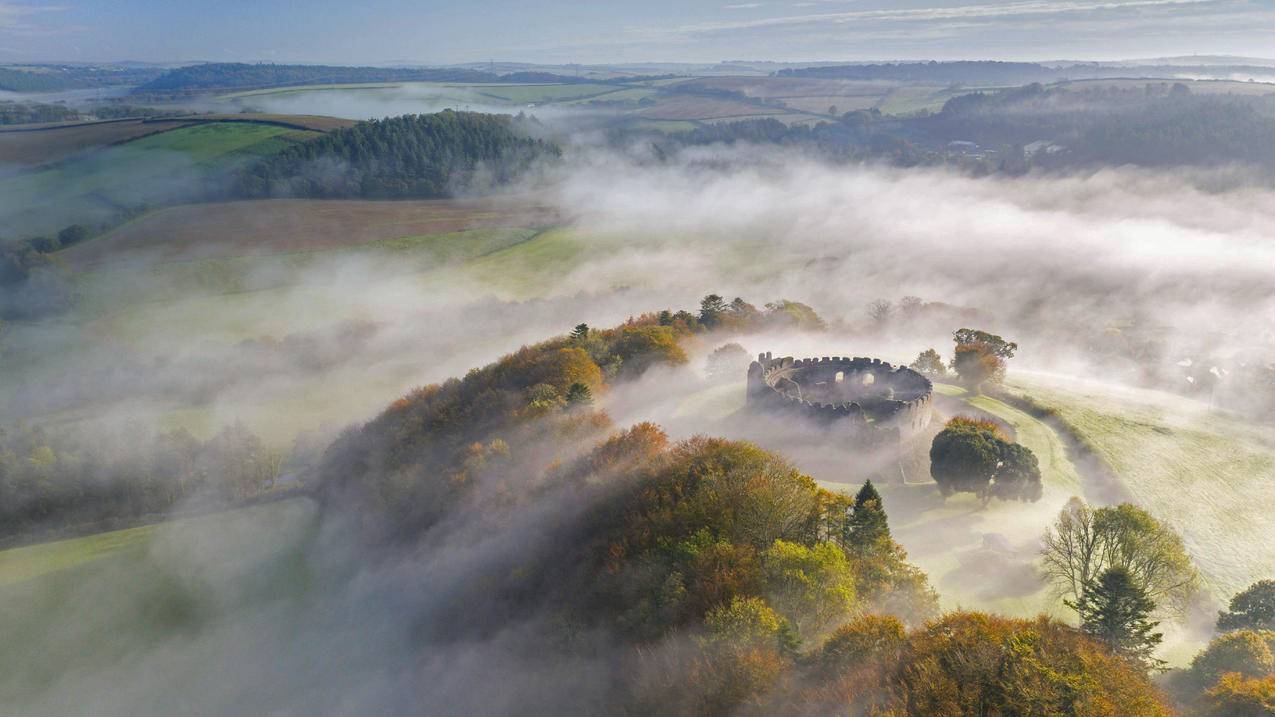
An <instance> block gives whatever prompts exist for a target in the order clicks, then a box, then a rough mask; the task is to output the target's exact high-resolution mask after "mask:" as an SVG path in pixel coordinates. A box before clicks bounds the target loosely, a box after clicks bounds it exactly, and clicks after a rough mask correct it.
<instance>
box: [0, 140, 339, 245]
mask: <svg viewBox="0 0 1275 717" xmlns="http://www.w3.org/2000/svg"><path fill="white" fill-rule="evenodd" d="M314 136H317V133H315V132H313V131H310V130H299V129H293V128H289V127H283V126H279V125H275V124H261V123H252V122H214V123H206V124H196V125H190V126H180V127H177V128H175V129H170V130H168V131H164V132H157V133H152V134H147V135H145V136H142V137H139V138H137V139H133V140H131V141H128V142H125V143H123V144H117V145H107V146H103V147H99V148H95V149H92V150H89V151H86V152H84V153H81V154H78V155H75V156H74V157H72V158H69V159H66V160H65V161H62V162H60V163H57V164H53V165H50V166H47V167H43V168H39V169H35V170H31V171H25V172H20V173H16V174H10V175H8V176H4V177H0V196H2V197H3V198H4V200H3V203H2V204H0V220H3V221H4V222H5V223H6V225H7V227H8V233H9V236H23V235H30V234H36V233H42V232H44V233H47V232H56V231H57V230H59V229H61V228H62V227H65V226H67V225H69V224H77V223H78V224H98V223H101V222H108V221H110V220H111V219H112V218H113V217H116V216H118V215H119V214H120V213H121V212H127V211H130V210H131V209H133V208H135V207H137V206H140V205H154V204H163V203H165V202H168V201H174V200H178V199H181V198H183V197H188V196H196V195H197V194H198V193H199V192H201V191H203V190H206V189H208V188H209V187H210V186H216V183H217V182H219V181H221V179H222V176H223V173H225V172H227V171H229V170H230V169H232V168H233V167H235V166H237V165H238V164H239V163H241V162H244V161H247V160H249V159H251V158H252V157H260V156H264V155H268V154H271V153H273V152H277V151H279V150H280V149H282V148H283V147H286V146H288V145H289V144H290V143H293V142H299V141H304V140H306V139H308V138H310V137H314Z"/></svg>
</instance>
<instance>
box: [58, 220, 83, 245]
mask: <svg viewBox="0 0 1275 717" xmlns="http://www.w3.org/2000/svg"><path fill="white" fill-rule="evenodd" d="M88 238H89V230H88V227H85V226H84V225H83V224H72V225H71V226H69V227H66V228H65V229H63V230H62V231H60V232H58V243H59V244H61V245H62V246H64V247H68V246H74V245H76V244H79V243H80V242H82V241H84V240H85V239H88Z"/></svg>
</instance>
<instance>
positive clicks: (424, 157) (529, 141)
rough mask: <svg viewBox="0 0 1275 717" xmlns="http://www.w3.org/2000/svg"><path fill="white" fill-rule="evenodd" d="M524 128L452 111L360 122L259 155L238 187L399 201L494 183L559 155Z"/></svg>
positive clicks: (249, 192)
mask: <svg viewBox="0 0 1275 717" xmlns="http://www.w3.org/2000/svg"><path fill="white" fill-rule="evenodd" d="M524 129H525V126H524V125H523V120H519V119H516V118H513V117H508V116H504V115H487V114H480V113H475V112H454V111H451V110H445V111H443V112H439V113H436V114H428V115H404V116H401V117H394V118H389V119H382V120H372V121H369V122H360V123H359V124H357V125H355V126H353V127H348V128H342V129H337V130H334V131H332V132H329V133H327V134H325V135H323V136H322V137H319V138H316V139H314V140H311V141H309V142H305V143H302V144H297V145H294V146H291V147H287V148H285V149H284V150H282V151H280V152H278V153H276V154H274V155H272V156H270V157H266V158H264V159H262V160H261V161H259V162H258V163H256V164H254V165H252V166H250V167H249V168H247V169H246V170H244V171H243V172H242V174H241V175H240V176H239V178H238V180H237V182H236V192H237V193H238V194H240V195H243V196H250V197H269V196H294V197H314V198H335V197H365V198H369V199H404V198H435V197H445V196H449V195H451V194H452V193H454V192H456V191H460V190H464V189H469V188H481V187H487V186H498V185H502V184H507V183H509V182H511V181H513V180H514V179H515V178H516V177H517V176H518V175H519V174H520V173H521V172H523V171H525V170H527V169H529V168H530V167H531V166H532V165H533V164H535V163H536V162H537V161H541V160H546V159H553V158H556V157H558V156H559V155H560V150H559V149H558V147H557V146H556V145H554V144H552V143H550V142H546V141H544V140H540V139H533V138H530V137H528V136H527V134H526V132H524V131H523V130H524Z"/></svg>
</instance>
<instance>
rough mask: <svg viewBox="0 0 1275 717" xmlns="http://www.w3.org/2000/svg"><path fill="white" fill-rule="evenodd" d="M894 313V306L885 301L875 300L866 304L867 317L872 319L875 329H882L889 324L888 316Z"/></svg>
mask: <svg viewBox="0 0 1275 717" xmlns="http://www.w3.org/2000/svg"><path fill="white" fill-rule="evenodd" d="M893 313H894V304H892V303H890V301H889V300H887V299H877V300H876V301H874V302H872V303H871V304H868V317H869V318H871V319H872V323H874V324H876V325H877V328H883V327H884V326H885V325H886V324H888V323H890V316H891V315H892V314H893Z"/></svg>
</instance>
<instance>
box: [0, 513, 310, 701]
mask: <svg viewBox="0 0 1275 717" xmlns="http://www.w3.org/2000/svg"><path fill="white" fill-rule="evenodd" d="M314 525H315V515H314V507H313V505H312V504H311V503H310V502H309V501H308V500H306V499H291V500H286V501H278V502H275V503H268V504H263V505H258V506H254V507H250V508H243V509H239V510H233V511H227V512H223V513H218V514H213V515H207V516H202V517H197V518H187V519H181V520H174V521H169V522H166V523H162V524H159V525H152V526H146V527H142V528H134V529H130V530H123V531H116V532H112V533H102V534H99V535H93V536H89V537H86V538H78V539H73V540H65V541H60V542H56V543H48V544H44V545H36V546H30V547H24V548H16V549H10V550H6V551H2V552H0V639H2V640H3V641H4V643H5V645H6V646H7V647H6V649H5V650H0V675H2V676H0V703H3V704H4V705H5V709H4V711H5V712H6V713H10V714H57V713H62V714H71V713H75V712H78V711H79V710H78V709H73V708H69V707H68V706H67V705H65V704H63V705H58V704H49V703H47V702H43V703H41V702H40V700H47V699H48V698H49V696H50V695H53V694H56V692H57V690H56V686H57V685H58V684H60V683H61V682H62V681H63V680H66V679H74V678H76V676H78V677H80V678H83V677H85V676H86V675H94V674H105V673H108V672H110V671H111V670H112V669H113V666H116V665H119V664H125V663H127V662H128V658H130V657H132V656H135V655H136V654H137V652H138V651H143V650H149V649H154V648H157V647H159V648H160V649H161V652H162V645H163V643H165V642H167V641H170V640H179V641H180V640H186V639H194V638H195V636H196V635H198V634H200V631H202V630H210V629H213V628H214V627H215V626H216V625H218V624H219V623H220V621H222V620H225V619H227V618H228V617H229V616H231V615H235V614H237V613H239V612H240V611H252V610H258V609H263V608H265V607H267V606H271V605H275V606H280V605H288V606H290V608H291V609H294V610H295V609H300V607H301V606H302V605H303V604H304V603H303V602H302V601H303V599H304V597H305V595H306V594H307V590H308V589H309V586H310V584H311V573H310V570H309V568H308V566H307V565H306V563H305V560H304V554H305V551H306V549H307V546H308V544H309V542H310V540H311V536H312V531H313V526H314ZM210 667H211V666H210V665H203V666H202V667H201V666H197V665H193V664H192V665H187V666H185V667H180V668H179V669H196V668H199V669H201V671H202V670H207V669H209V668H210ZM218 669H221V668H218ZM124 692H130V691H129V690H125V691H124ZM99 696H100V695H99ZM62 699H72V700H74V701H76V703H77V704H81V705H87V704H90V701H87V700H89V698H88V697H87V696H86V695H80V696H79V697H77V698H71V697H69V693H68V694H66V695H63V697H62ZM92 703H93V704H95V708H104V707H105V705H104V704H103V703H101V702H99V701H98V700H97V699H93V700H92ZM62 709H70V710H71V711H69V712H61V710H62ZM170 713H171V712H170Z"/></svg>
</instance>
